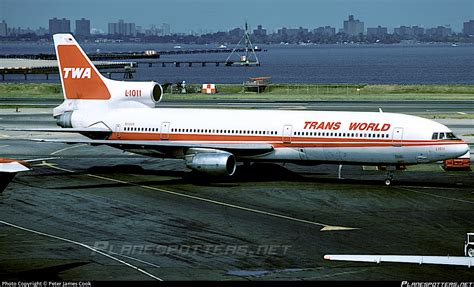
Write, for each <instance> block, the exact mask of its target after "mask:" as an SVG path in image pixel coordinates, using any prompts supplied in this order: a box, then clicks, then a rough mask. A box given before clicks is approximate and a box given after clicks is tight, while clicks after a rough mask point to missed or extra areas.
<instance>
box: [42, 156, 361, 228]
mask: <svg viewBox="0 0 474 287" xmlns="http://www.w3.org/2000/svg"><path fill="white" fill-rule="evenodd" d="M41 165H44V166H47V167H50V168H54V169H57V170H61V171H66V172H70V173H75V171H73V170H69V169H65V168H62V167H59V166H57V164H51V163H48V162H46V161H43V163H42V164H41ZM85 175H87V176H89V177H93V178H97V179H101V180H106V181H111V182H116V183H122V184H127V185H132V186H137V187H141V188H144V189H150V190H155V191H159V192H163V193H167V194H172V195H176V196H181V197H186V198H191V199H194V200H199V201H204V202H208V203H212V204H216V205H221V206H225V207H230V208H235V209H240V210H245V211H249V212H253V213H258V214H264V215H268V216H272V217H277V218H282V219H286V220H291V221H296V222H301V223H306V224H311V225H317V226H321V227H322V228H321V229H320V231H348V230H356V229H359V228H354V227H345V226H334V225H329V224H324V223H320V222H315V221H309V220H306V219H301V218H296V217H291V216H286V215H282V214H278V213H273V212H268V211H263V210H259V209H254V208H249V207H244V206H240V205H235V204H230V203H226V202H222V201H217V200H212V199H208V198H204V197H198V196H194V195H189V194H184V193H180V192H176V191H171V190H166V189H162V188H158V187H154V186H149V185H142V184H137V183H133V182H128V181H124V180H120V179H115V178H110V177H105V176H101V175H95V174H90V173H89V174H85Z"/></svg>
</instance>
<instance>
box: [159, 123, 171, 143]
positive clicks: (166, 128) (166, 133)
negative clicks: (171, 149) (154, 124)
mask: <svg viewBox="0 0 474 287" xmlns="http://www.w3.org/2000/svg"><path fill="white" fill-rule="evenodd" d="M169 138H170V123H169V122H162V123H161V130H160V139H161V140H167V139H169Z"/></svg>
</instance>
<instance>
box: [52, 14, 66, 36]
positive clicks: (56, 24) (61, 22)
mask: <svg viewBox="0 0 474 287" xmlns="http://www.w3.org/2000/svg"><path fill="white" fill-rule="evenodd" d="M56 33H71V21H69V20H67V19H66V18H62V19H58V18H56V17H55V18H53V19H49V34H51V35H53V34H56Z"/></svg>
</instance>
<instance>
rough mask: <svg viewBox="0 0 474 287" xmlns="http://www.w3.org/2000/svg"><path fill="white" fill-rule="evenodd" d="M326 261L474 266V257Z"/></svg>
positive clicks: (368, 257) (374, 257) (341, 257)
mask: <svg viewBox="0 0 474 287" xmlns="http://www.w3.org/2000/svg"><path fill="white" fill-rule="evenodd" d="M324 259H326V260H334V261H356V262H370V263H381V262H398V263H415V264H436V265H457V266H467V267H471V266H474V257H467V256H417V255H324Z"/></svg>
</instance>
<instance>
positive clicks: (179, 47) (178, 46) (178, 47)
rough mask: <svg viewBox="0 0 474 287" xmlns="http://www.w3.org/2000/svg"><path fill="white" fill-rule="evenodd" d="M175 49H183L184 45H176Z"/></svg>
mask: <svg viewBox="0 0 474 287" xmlns="http://www.w3.org/2000/svg"><path fill="white" fill-rule="evenodd" d="M173 48H174V49H181V48H182V47H181V46H180V45H176V46H174V47H173Z"/></svg>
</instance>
